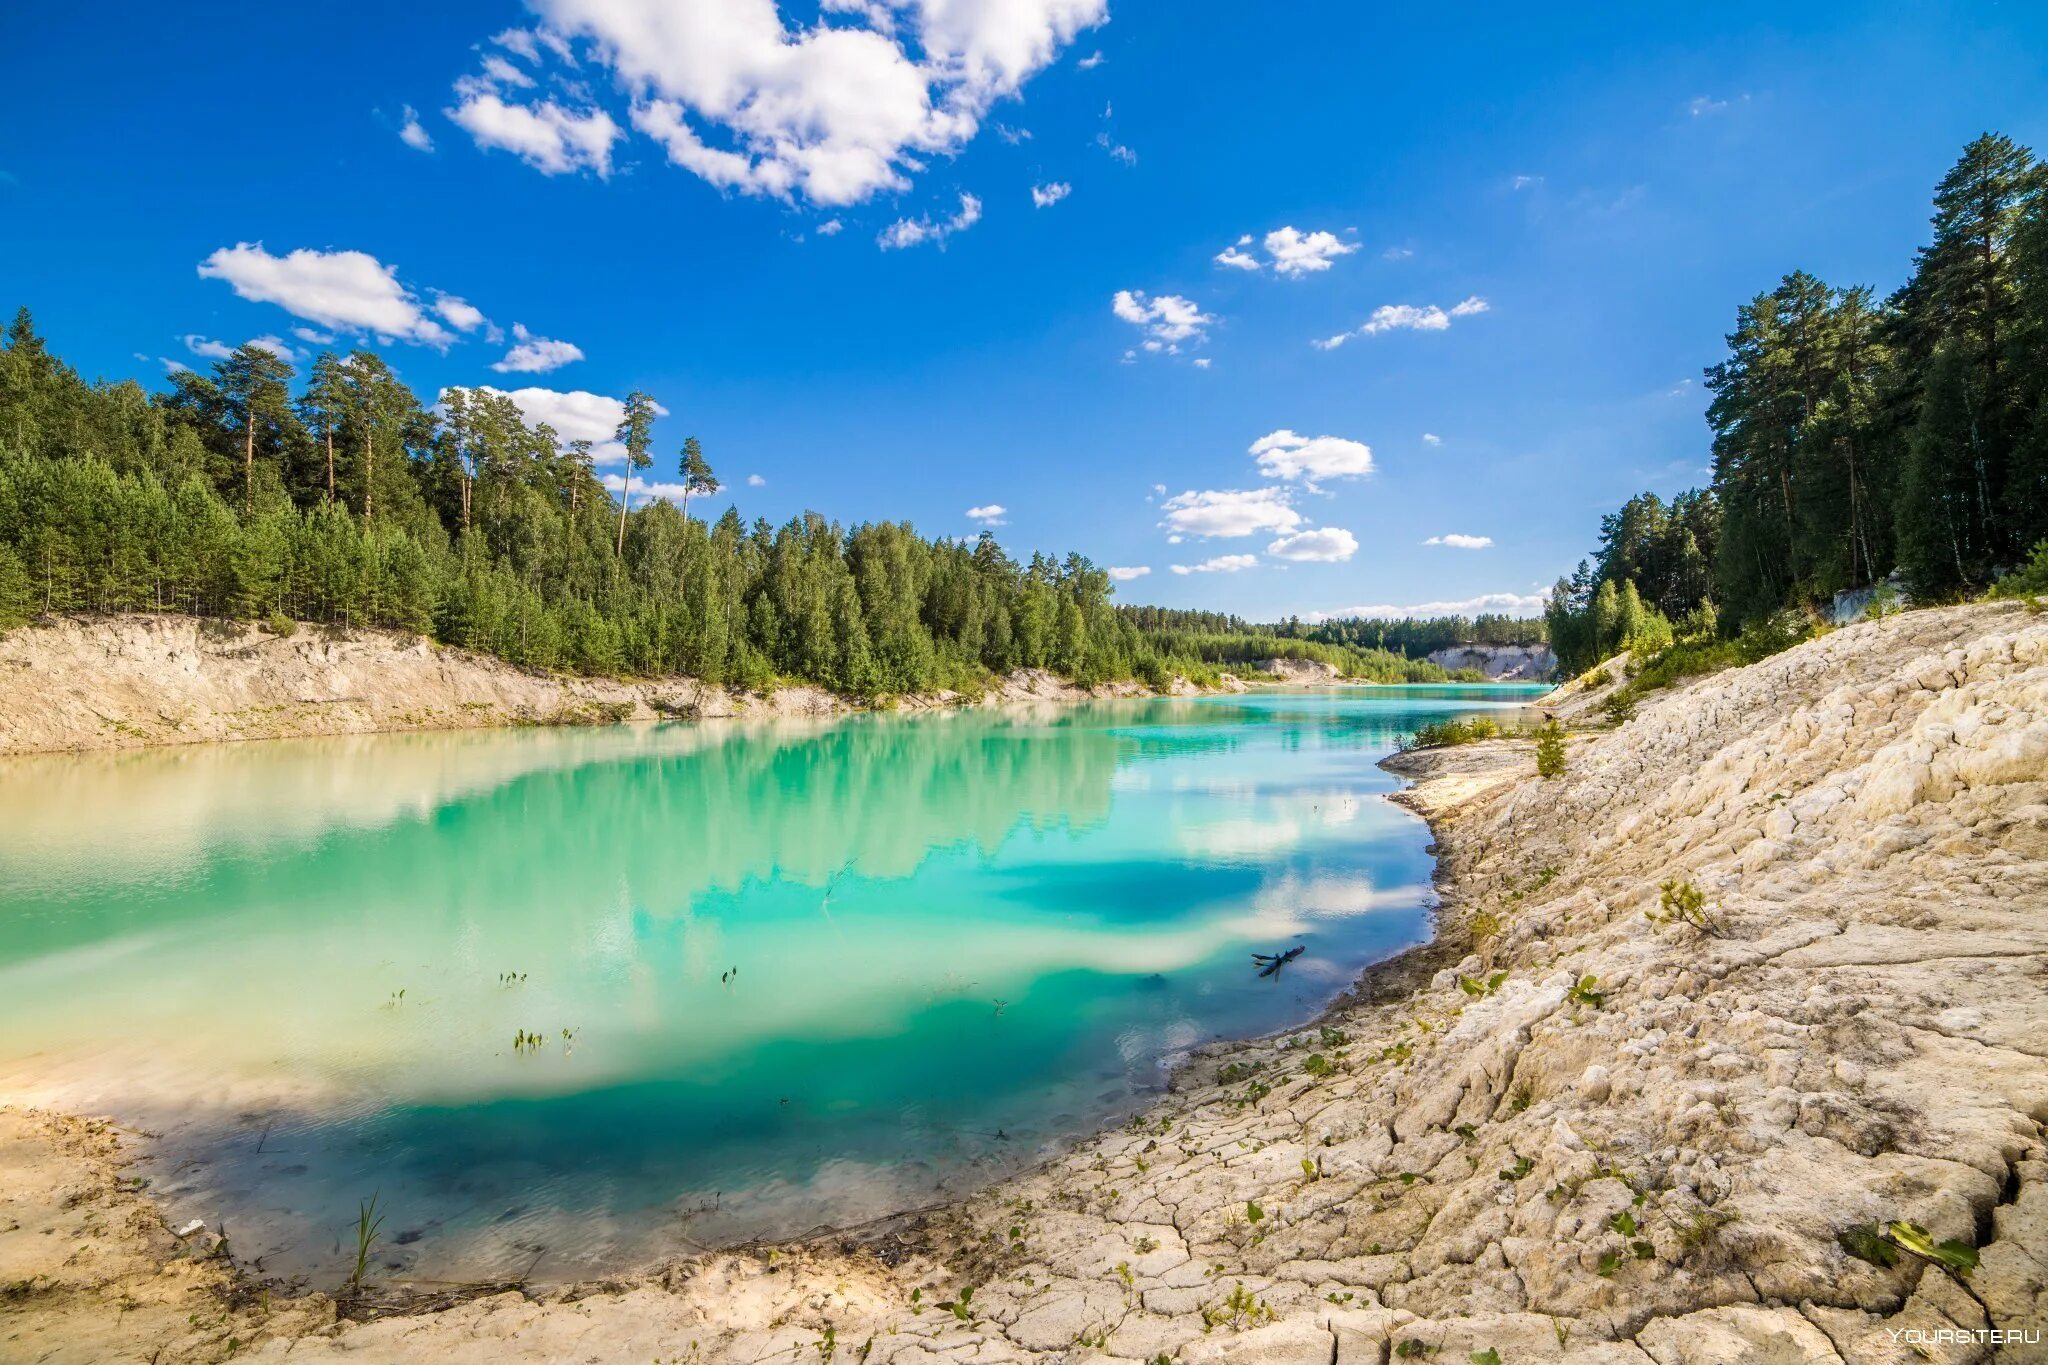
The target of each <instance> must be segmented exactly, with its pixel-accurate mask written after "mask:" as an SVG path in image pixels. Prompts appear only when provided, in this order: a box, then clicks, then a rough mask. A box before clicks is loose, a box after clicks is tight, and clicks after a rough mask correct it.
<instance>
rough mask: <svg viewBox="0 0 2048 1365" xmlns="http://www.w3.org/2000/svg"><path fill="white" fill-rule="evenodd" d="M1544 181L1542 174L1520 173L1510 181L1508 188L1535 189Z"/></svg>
mask: <svg viewBox="0 0 2048 1365" xmlns="http://www.w3.org/2000/svg"><path fill="white" fill-rule="evenodd" d="M1542 183H1543V177H1542V176H1540V175H1518V176H1516V177H1515V178H1514V179H1513V180H1510V181H1509V182H1508V188H1509V189H1511V190H1533V189H1535V188H1536V187H1537V186H1538V185H1541V184H1542Z"/></svg>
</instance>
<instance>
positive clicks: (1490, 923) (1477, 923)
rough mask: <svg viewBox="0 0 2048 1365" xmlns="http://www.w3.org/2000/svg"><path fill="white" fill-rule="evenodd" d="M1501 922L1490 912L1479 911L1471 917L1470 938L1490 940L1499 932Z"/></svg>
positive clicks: (1497, 916)
mask: <svg viewBox="0 0 2048 1365" xmlns="http://www.w3.org/2000/svg"><path fill="white" fill-rule="evenodd" d="M1501 927H1502V921H1501V917H1500V916H1499V915H1496V914H1494V913H1493V911H1491V910H1481V911H1479V912H1478V913H1477V914H1475V915H1473V916H1472V937H1474V938H1492V937H1493V936H1494V935H1495V934H1497V933H1499V932H1500V931H1501Z"/></svg>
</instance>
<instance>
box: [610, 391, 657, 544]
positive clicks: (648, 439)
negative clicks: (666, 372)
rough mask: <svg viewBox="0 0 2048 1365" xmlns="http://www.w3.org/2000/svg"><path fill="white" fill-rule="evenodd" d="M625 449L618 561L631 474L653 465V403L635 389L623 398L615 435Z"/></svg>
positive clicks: (630, 502) (630, 498) (630, 495)
mask: <svg viewBox="0 0 2048 1365" xmlns="http://www.w3.org/2000/svg"><path fill="white" fill-rule="evenodd" d="M614 435H615V436H617V438H618V442H619V444H620V445H622V446H624V447H625V448H626V483H625V487H624V488H623V489H622V490H621V491H620V494H619V543H618V547H617V553H618V556H619V558H621V559H624V558H625V557H626V513H627V511H628V510H629V509H630V508H631V507H632V505H633V471H634V470H636V469H645V468H647V467H648V466H649V465H651V464H653V463H654V457H653V455H652V454H651V453H650V452H651V451H652V449H653V446H654V400H653V399H652V398H649V397H648V396H647V395H646V394H644V393H642V392H640V390H638V389H635V390H633V392H631V393H629V394H627V395H626V415H625V417H624V418H622V419H621V420H620V422H619V426H618V430H617V431H616V432H615V433H614Z"/></svg>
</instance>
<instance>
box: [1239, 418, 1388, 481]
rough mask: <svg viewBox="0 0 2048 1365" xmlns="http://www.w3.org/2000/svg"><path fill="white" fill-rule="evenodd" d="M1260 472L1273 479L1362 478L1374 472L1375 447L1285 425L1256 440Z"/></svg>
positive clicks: (1255, 450)
mask: <svg viewBox="0 0 2048 1365" xmlns="http://www.w3.org/2000/svg"><path fill="white" fill-rule="evenodd" d="M1251 454H1252V457H1253V458H1254V459H1256V460H1257V461H1258V463H1259V472H1260V473H1261V474H1264V475H1265V476H1266V477H1267V478H1269V479H1290V480H1291V479H1305V480H1307V481H1308V482H1309V483H1310V484H1311V485H1313V484H1314V483H1315V482H1316V481H1317V480H1322V479H1362V478H1364V477H1365V476H1366V475H1368V474H1370V473H1372V469H1373V464H1372V447H1371V446H1369V445H1366V444H1365V443H1364V442H1363V441H1353V440H1349V439H1347V438H1345V437H1342V436H1302V435H1299V434H1298V433H1296V432H1292V431H1289V430H1287V429H1286V428H1285V427H1282V428H1281V429H1280V430H1278V431H1275V432H1270V433H1268V434H1267V435H1264V436H1261V437H1260V438H1259V439H1258V440H1256V441H1254V442H1252V446H1251Z"/></svg>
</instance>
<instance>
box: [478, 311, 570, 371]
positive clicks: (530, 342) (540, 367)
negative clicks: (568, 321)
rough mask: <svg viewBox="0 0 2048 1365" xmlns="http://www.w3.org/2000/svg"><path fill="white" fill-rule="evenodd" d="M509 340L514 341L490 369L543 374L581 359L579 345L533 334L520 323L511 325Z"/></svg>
mask: <svg viewBox="0 0 2048 1365" xmlns="http://www.w3.org/2000/svg"><path fill="white" fill-rule="evenodd" d="M512 339H513V340H514V341H516V342H517V343H518V345H516V346H514V347H513V348H512V349H511V350H510V351H508V352H506V353H505V358H504V359H503V360H500V361H498V362H497V363H496V364H494V365H492V366H491V368H492V369H494V370H496V371H497V372H498V373H500V374H546V373H547V372H548V371H549V370H559V369H561V368H562V367H563V366H564V365H568V364H572V363H574V362H575V361H578V360H581V359H583V348H582V347H581V346H578V345H576V344H575V343H574V342H569V341H556V340H554V339H552V338H550V337H543V336H535V335H534V334H533V333H531V332H529V331H527V330H526V328H525V327H524V326H523V325H522V324H520V323H516V322H515V323H513V324H512Z"/></svg>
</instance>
